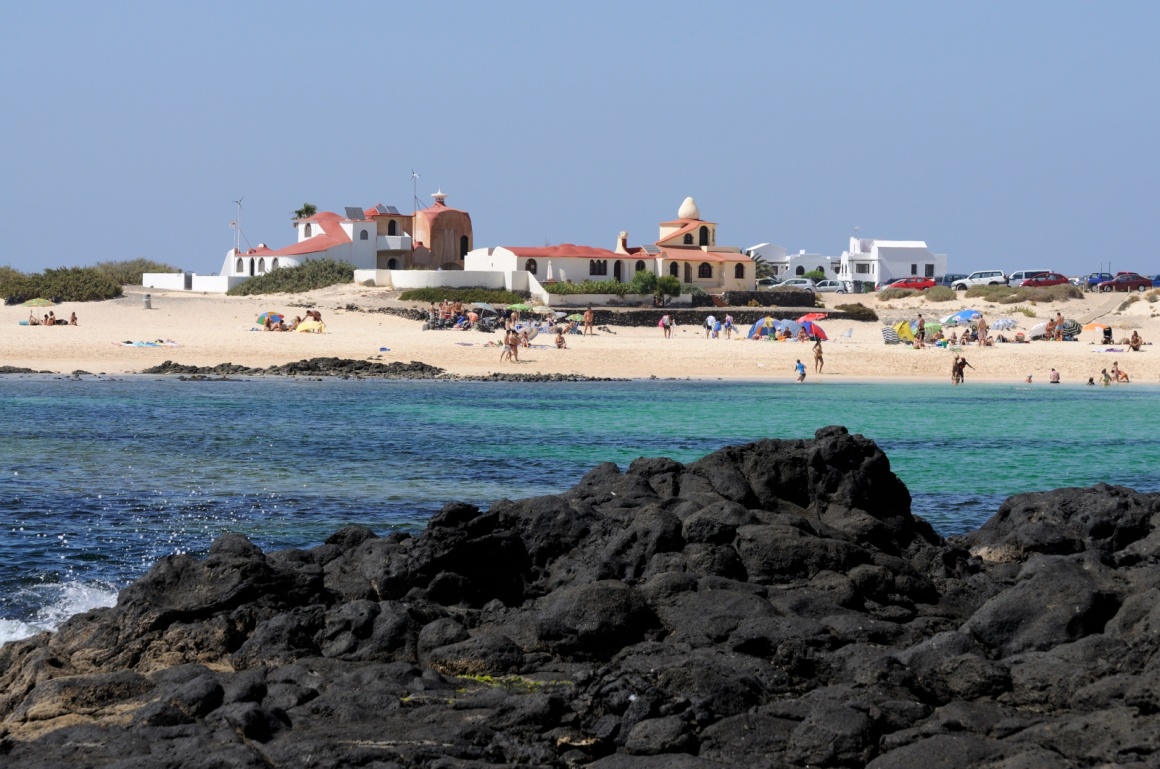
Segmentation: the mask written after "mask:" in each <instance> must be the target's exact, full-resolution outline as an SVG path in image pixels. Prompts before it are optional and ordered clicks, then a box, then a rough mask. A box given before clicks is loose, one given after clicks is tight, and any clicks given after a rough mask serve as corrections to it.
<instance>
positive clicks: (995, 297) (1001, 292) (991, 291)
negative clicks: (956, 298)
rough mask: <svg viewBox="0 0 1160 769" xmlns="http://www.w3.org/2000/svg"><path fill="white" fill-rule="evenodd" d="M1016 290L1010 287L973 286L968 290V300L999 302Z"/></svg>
mask: <svg viewBox="0 0 1160 769" xmlns="http://www.w3.org/2000/svg"><path fill="white" fill-rule="evenodd" d="M1014 291H1015V289H1013V288H1011V287H1010V286H971V287H969V288H968V289H967V293H965V294H964V295H963V296H965V297H966V298H967V299H983V300H984V301H987V302H998V301H1000V300H1001V299H1003V298H1004V297H1007V296H1011V294H1012V293H1014Z"/></svg>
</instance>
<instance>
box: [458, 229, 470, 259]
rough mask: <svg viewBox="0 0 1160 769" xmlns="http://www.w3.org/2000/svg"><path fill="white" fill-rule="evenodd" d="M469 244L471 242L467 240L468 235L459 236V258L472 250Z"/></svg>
mask: <svg viewBox="0 0 1160 769" xmlns="http://www.w3.org/2000/svg"><path fill="white" fill-rule="evenodd" d="M469 245H470V244H469V243H468V242H467V236H466V235H462V236H460V238H459V258H460V259H462V258H463V257H465V256H467V252H468V251H470V250H471V249H470V248H468V246H469Z"/></svg>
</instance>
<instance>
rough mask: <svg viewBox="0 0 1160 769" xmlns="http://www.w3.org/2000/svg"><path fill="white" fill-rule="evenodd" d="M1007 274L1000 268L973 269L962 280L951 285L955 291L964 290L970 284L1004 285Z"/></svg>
mask: <svg viewBox="0 0 1160 769" xmlns="http://www.w3.org/2000/svg"><path fill="white" fill-rule="evenodd" d="M1005 285H1007V276H1006V275H1004V274H1003V271H1002V270H975V271H974V272H972V273H971V274H970V275H968V276H967V277H965V278H963V279H962V280H956V281H955V282H954V284H952V285H951V288H953V289H954V290H955V291H966V290H967V289H968V288H970V287H971V286H1005Z"/></svg>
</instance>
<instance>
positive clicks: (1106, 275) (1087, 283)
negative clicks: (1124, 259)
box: [1075, 272, 1115, 291]
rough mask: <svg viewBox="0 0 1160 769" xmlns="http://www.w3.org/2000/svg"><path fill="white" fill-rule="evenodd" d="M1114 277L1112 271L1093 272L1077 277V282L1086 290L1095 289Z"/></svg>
mask: <svg viewBox="0 0 1160 769" xmlns="http://www.w3.org/2000/svg"><path fill="white" fill-rule="evenodd" d="M1114 277H1115V276H1114V275H1112V273H1110V272H1093V273H1091V274H1089V275H1084V276H1083V277H1082V278H1076V279H1075V284H1076V285H1077V286H1079V287H1080V288H1082V289H1083V290H1084V291H1095V290H1096V286H1098V285H1099V284H1101V283H1103V282H1104V281H1105V280H1111V279H1112V278H1114Z"/></svg>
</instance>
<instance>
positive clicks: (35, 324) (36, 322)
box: [28, 312, 40, 326]
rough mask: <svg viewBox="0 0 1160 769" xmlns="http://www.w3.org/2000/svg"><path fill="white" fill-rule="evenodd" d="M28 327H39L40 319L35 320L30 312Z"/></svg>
mask: <svg viewBox="0 0 1160 769" xmlns="http://www.w3.org/2000/svg"><path fill="white" fill-rule="evenodd" d="M28 325H30V326H39V325H40V319H39V318H37V317H36V316H35V315H33V314H32V313H31V312H30V313H28Z"/></svg>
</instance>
